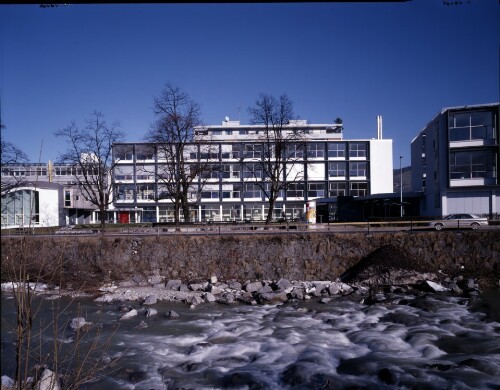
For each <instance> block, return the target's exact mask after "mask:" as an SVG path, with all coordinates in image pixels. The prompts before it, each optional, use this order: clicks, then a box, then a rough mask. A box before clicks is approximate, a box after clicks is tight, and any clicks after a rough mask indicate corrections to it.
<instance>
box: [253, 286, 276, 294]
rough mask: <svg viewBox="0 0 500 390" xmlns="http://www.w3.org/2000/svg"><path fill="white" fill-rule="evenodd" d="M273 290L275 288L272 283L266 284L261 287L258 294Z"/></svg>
mask: <svg viewBox="0 0 500 390" xmlns="http://www.w3.org/2000/svg"><path fill="white" fill-rule="evenodd" d="M270 292H273V288H272V287H271V286H270V285H265V286H262V287H261V288H259V290H258V291H257V294H265V293H270Z"/></svg>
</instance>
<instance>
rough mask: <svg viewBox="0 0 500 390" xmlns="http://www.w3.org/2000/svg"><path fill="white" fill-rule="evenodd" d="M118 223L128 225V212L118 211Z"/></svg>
mask: <svg viewBox="0 0 500 390" xmlns="http://www.w3.org/2000/svg"><path fill="white" fill-rule="evenodd" d="M118 223H129V213H128V211H119V212H118Z"/></svg>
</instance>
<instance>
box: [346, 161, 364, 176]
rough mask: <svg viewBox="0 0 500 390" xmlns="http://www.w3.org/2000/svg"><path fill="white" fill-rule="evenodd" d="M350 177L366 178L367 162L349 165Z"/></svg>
mask: <svg viewBox="0 0 500 390" xmlns="http://www.w3.org/2000/svg"><path fill="white" fill-rule="evenodd" d="M349 176H350V177H353V176H354V177H356V176H363V177H366V163H365V162H351V163H349Z"/></svg>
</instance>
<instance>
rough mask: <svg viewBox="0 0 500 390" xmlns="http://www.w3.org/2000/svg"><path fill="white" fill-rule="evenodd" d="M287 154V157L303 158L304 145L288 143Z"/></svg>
mask: <svg viewBox="0 0 500 390" xmlns="http://www.w3.org/2000/svg"><path fill="white" fill-rule="evenodd" d="M287 155H288V157H287V158H289V159H294V158H303V157H304V145H302V144H292V145H288V152H287Z"/></svg>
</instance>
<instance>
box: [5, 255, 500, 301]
mask: <svg viewBox="0 0 500 390" xmlns="http://www.w3.org/2000/svg"><path fill="white" fill-rule="evenodd" d="M496 283H497V285H500V281H499V280H498V279H497V280H496ZM490 285H491V280H490V283H489V284H488V286H490ZM12 287H14V286H13V285H12V284H11V283H4V284H2V289H3V290H5V289H12ZM32 288H33V289H34V290H35V291H36V292H37V293H39V294H44V295H45V296H46V298H47V299H53V298H57V296H60V295H73V296H77V295H80V296H81V295H82V294H83V292H82V291H79V290H71V289H69V290H68V289H59V288H58V287H56V286H50V285H45V284H38V285H33V286H32ZM394 291H403V292H407V293H414V294H420V293H422V292H425V291H432V292H440V293H450V294H456V295H461V296H464V297H471V296H477V295H479V293H480V292H481V286H480V280H479V279H477V278H471V277H467V276H466V275H465V274H464V275H461V274H459V273H457V272H455V274H454V275H448V274H446V273H444V272H442V271H438V272H429V271H428V270H427V269H426V267H425V264H423V263H419V262H415V261H410V260H409V259H408V256H406V255H405V253H403V252H402V251H401V249H399V248H398V247H395V246H390V245H389V246H384V247H382V248H379V249H378V250H375V251H374V252H372V254H371V255H370V256H367V257H366V258H363V259H362V260H361V261H359V262H358V263H356V264H355V265H353V266H352V267H350V268H349V269H347V270H346V271H345V272H344V273H343V274H342V275H340V276H339V277H338V278H335V280H319V281H303V280H289V279H287V278H280V279H277V280H276V279H275V280H256V279H254V280H250V279H249V280H246V281H239V280H236V279H229V280H224V279H223V280H219V278H218V277H217V276H216V275H212V276H211V277H210V278H209V280H206V281H201V282H200V281H198V282H189V281H185V280H184V281H183V280H181V279H167V278H166V277H165V276H162V275H158V273H157V272H152V273H151V274H150V275H144V274H141V273H135V274H134V275H133V276H132V277H131V278H128V279H126V280H121V281H113V282H108V283H105V284H104V285H102V286H100V287H98V288H96V289H94V290H93V291H92V292H87V294H86V295H87V296H93V297H94V298H95V300H96V302H116V301H119V302H135V303H137V304H140V305H142V306H144V307H148V306H151V305H154V304H155V303H157V302H158V301H171V302H183V303H186V304H188V305H190V306H192V307H196V306H197V305H199V304H202V303H212V302H217V303H221V304H233V303H243V304H250V305H257V304H277V303H284V302H287V301H293V300H310V299H318V300H319V301H321V302H323V303H326V302H328V301H329V300H331V299H333V298H335V297H338V296H346V295H352V296H353V297H356V299H358V300H360V301H366V303H369V302H371V301H376V300H380V299H382V298H381V297H382V296H383V294H384V293H388V292H394Z"/></svg>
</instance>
